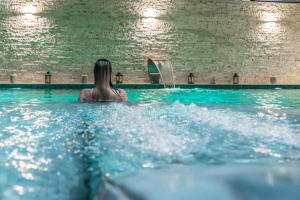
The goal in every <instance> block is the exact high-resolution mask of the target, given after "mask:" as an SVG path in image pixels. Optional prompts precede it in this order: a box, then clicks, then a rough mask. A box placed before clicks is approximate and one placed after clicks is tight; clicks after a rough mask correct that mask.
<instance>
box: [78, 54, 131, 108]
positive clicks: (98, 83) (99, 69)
mask: <svg viewBox="0 0 300 200" xmlns="http://www.w3.org/2000/svg"><path fill="white" fill-rule="evenodd" d="M111 73H112V67H111V63H110V61H109V60H107V59H99V60H98V61H97V62H96V64H95V67H94V80H95V88H94V89H84V90H82V91H81V92H80V97H79V100H80V102H97V101H127V100H128V98H127V96H126V93H125V91H124V90H120V89H114V88H113V85H112V82H111Z"/></svg>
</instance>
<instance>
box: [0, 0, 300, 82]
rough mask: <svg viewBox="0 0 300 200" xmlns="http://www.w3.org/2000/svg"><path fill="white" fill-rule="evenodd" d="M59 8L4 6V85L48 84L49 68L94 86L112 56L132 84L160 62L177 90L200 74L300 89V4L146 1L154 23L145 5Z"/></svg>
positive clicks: (58, 76) (63, 78)
mask: <svg viewBox="0 0 300 200" xmlns="http://www.w3.org/2000/svg"><path fill="white" fill-rule="evenodd" d="M7 1H8V0H4V2H7ZM17 2H18V1H17ZM26 2H28V1H26ZM29 2H30V1H29ZM31 2H40V1H34V0H32V1H31ZM50 2H51V1H50ZM53 2H56V3H53V4H50V3H49V5H47V6H48V7H47V8H48V9H45V10H44V11H41V12H40V13H37V14H33V15H24V13H23V14H22V13H21V14H20V13H17V14H16V13H15V12H13V11H12V10H11V9H10V8H7V7H5V6H4V3H3V4H2V5H1V3H0V22H1V25H0V33H1V35H0V82H7V81H8V78H9V74H11V73H17V74H18V81H19V82H43V81H44V73H45V72H46V70H47V67H51V68H53V73H54V74H53V81H54V82H56V83H76V82H79V81H80V75H81V74H82V73H88V74H89V80H90V81H92V74H91V71H92V67H93V63H94V62H95V61H96V59H97V58H99V57H107V58H109V59H110V60H111V61H112V62H113V67H114V72H115V73H116V72H117V71H121V72H122V73H123V74H124V76H125V77H124V78H125V82H126V83H143V82H148V81H149V80H148V77H147V73H146V70H145V64H146V57H159V58H165V59H168V60H170V62H171V63H172V65H173V67H174V72H175V76H176V81H177V83H186V82H187V75H188V74H189V73H190V72H193V73H195V75H196V82H197V83H209V82H210V80H211V79H212V77H215V80H216V82H217V83H231V82H232V75H233V74H234V73H238V74H239V75H240V79H241V82H242V83H247V84H252V83H253V84H268V83H270V77H271V76H276V77H277V79H278V83H281V84H300V31H299V30H300V4H284V3H258V2H245V1H239V0H222V1H221V0H210V1H208V0H161V1H158V0H157V1H151V2H150V1H149V2H148V1H145V2H146V3H144V4H145V8H147V7H153V8H155V9H156V10H157V12H158V13H162V14H161V15H158V16H156V17H155V18H146V17H143V16H141V15H139V14H138V12H139V9H140V10H143V8H144V7H143V6H144V4H141V1H121V0H112V1H102V0H100V1H96V0H91V1H88V2H86V3H80V1H79V0H72V1H68V0H60V1H54V0H53ZM96 2H98V3H96ZM99 2H101V3H99ZM139 3H140V4H139ZM19 4H20V5H23V4H24V2H23V1H21V0H20V1H19ZM20 5H18V3H16V5H15V7H18V6H20ZM135 5H139V6H140V7H138V8H139V9H137V10H134V8H135V7H134V6H135Z"/></svg>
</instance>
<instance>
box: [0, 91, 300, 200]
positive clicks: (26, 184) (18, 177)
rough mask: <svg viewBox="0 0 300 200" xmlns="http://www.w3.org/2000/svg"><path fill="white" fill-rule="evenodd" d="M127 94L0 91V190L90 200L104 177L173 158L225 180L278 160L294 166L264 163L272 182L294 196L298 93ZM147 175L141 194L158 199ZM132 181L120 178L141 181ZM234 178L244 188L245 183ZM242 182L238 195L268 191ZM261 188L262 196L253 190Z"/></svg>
mask: <svg viewBox="0 0 300 200" xmlns="http://www.w3.org/2000/svg"><path fill="white" fill-rule="evenodd" d="M127 92H128V96H129V103H128V104H117V103H108V104H104V103H98V104H88V103H84V104H81V103H77V98H78V94H79V91H78V90H48V91H46V90H25V89H9V90H0V118H1V120H0V172H1V173H0V198H1V199H7V200H16V199H26V200H27V199H28V200H29V199H30V200H32V199H46V200H52V199H72V200H73V199H92V197H93V196H94V194H95V193H96V192H97V190H98V188H99V186H100V185H102V184H103V182H105V179H110V180H116V181H118V180H119V179H118V177H124V176H129V177H130V176H131V174H139V172H141V171H142V172H143V173H144V170H146V171H147V170H150V171H152V172H154V174H160V175H162V174H164V173H162V171H161V170H166V169H171V172H169V171H168V172H166V173H165V174H172V173H173V174H174V173H175V174H177V173H178V174H177V175H176V176H178V177H179V174H181V173H180V171H182V170H178V171H177V169H175V171H174V166H175V167H176V166H181V167H186V166H191V167H192V166H196V165H197V166H198V165H201V166H202V167H201V172H202V173H205V170H207V171H208V172H207V174H212V173H216V174H217V175H216V176H221V175H220V174H223V175H222V177H223V176H224V177H225V175H224V173H223V172H226V177H227V178H228V177H229V178H230V180H231V179H232V178H236V177H235V175H234V174H233V171H234V170H235V168H230V167H226V166H228V165H229V166H230V165H235V166H238V167H245V166H246V167H248V166H249V167H250V166H253V165H254V166H257V165H259V166H265V167H267V168H268V167H269V166H272V167H275V168H276V166H277V165H278V166H281V168H280V169H282V167H283V168H284V167H286V169H289V167H290V166H293V168H292V169H293V170H289V172H290V173H291V174H290V175H289V176H287V177H285V175H284V173H283V172H282V171H280V173H283V174H281V175H278V177H281V179H276V177H275V178H274V177H273V176H272V173H271V172H272V171H271V172H270V174H271V178H269V179H270V180H271V182H270V184H271V183H272V180H273V179H272V177H273V178H274V180H275V181H274V180H273V185H272V184H271V185H272V187H274V188H275V189H276V188H277V187H280V188H281V189H282V188H285V186H287V187H286V188H289V190H285V191H286V194H285V192H284V191H283V192H282V193H281V195H283V194H284V195H286V196H285V197H287V198H285V199H299V197H300V194H299V192H295V191H297V190H293V188H299V186H300V172H299V167H300V91H298V90H206V89H192V90H184V89H161V90H128V91H127ZM220 166H221V167H223V168H222V170H221V171H222V173H220V170H219V167H220ZM214 169H216V170H215V171H214ZM183 171H184V170H183ZM189 171H190V173H192V174H197V173H198V172H197V171H196V170H195V169H194V168H192V169H191V170H189ZM156 172H157V173H156ZM254 172H255V170H253V171H252V170H248V171H247V170H246V171H245V172H243V173H240V174H239V178H241V177H242V176H244V175H245V177H242V178H241V179H240V180H239V181H240V182H236V183H243V180H249V179H250V180H252V179H251V176H252V174H254ZM143 173H142V174H143ZM205 174H206V173H205ZM207 174H206V175H207ZM241 174H242V175H241ZM256 174H257V173H256ZM162 176H163V175H162ZM145 177H147V176H146V175H145V176H142V177H141V179H140V182H143V181H145V180H148V181H147V183H148V184H150V185H151V183H153V184H154V183H155V184H154V185H153V184H152V185H151V187H148V188H150V189H151V190H150V189H149V191H145V189H144V190H141V191H142V193H144V195H145V199H155V198H156V199H157V196H155V195H153V194H154V193H153V192H150V191H157V190H158V191H159V190H160V188H159V187H160V186H159V184H157V182H158V181H157V180H158V179H154V178H153V179H152V180H151V179H150V180H149V178H148V179H147V178H145ZM151 177H155V175H153V176H151ZM195 177H196V176H195ZM267 177H269V176H267ZM291 177H292V178H291ZM166 179H167V178H166ZM269 179H268V180H269ZM133 180H135V181H130V180H128V181H123V182H124V183H126V184H127V185H130V184H132V185H134V184H133V183H134V182H135V183H136V182H139V181H136V180H138V179H136V178H133ZM177 180H178V179H177ZM204 180H205V179H204ZM276 180H277V181H276ZM121 182H122V181H121ZM173 183H174V182H173ZM188 183H189V184H193V183H195V182H193V181H190V182H188ZM268 183H269V182H264V184H268ZM156 184H157V187H155V185H156ZM195 184H196V183H195ZM207 184H208V183H207ZM208 185H209V187H210V188H212V187H213V186H212V184H211V182H210V183H209V184H208ZM204 186H207V185H205V184H204V185H203V184H202V185H201V187H202V188H203V187H204ZM238 186H239V188H240V189H239V190H241V187H242V186H243V184H236V186H235V187H237V188H238ZM263 186H264V185H263V184H262V185H260V189H261V188H264V187H263ZM268 186H269V185H268ZM283 186H284V187H283ZM174 187H175V186H174V185H173V188H174ZM162 188H163V187H162ZM170 188H172V187H171V186H170V185H169V186H168V187H167V189H164V190H162V189H161V192H162V193H163V192H165V193H166V192H167V191H168V189H170ZM175 188H176V187H175ZM249 190H250V192H249V191H247V192H248V193H247V192H246V193H245V194H243V197H244V198H242V199H266V198H265V197H266V196H265V195H266V193H262V192H261V191H260V190H259V188H255V187H252V188H251V187H250V189H249ZM290 190H292V191H293V192H294V193H292V192H290ZM208 191H210V190H208ZM214 191H217V190H214ZM258 191H260V193H258V194H262V195H257V196H254V197H253V196H251V195H250V194H252V193H253V192H254V193H255V192H258ZM266 191H267V190H266ZM147 192H149V193H147ZM150 194H151V195H152V196H151V195H150ZM183 194H186V190H185V191H183V190H182V194H181V195H183ZM189 195H190V196H193V193H189ZM195 195H198V194H194V197H195ZM146 197H149V198H146ZM162 197H164V199H168V198H169V199H172V200H173V199H176V198H170V196H167V195H164V194H162ZM131 199H134V198H131ZM190 199H193V198H190ZM221 199H224V200H225V199H230V198H228V196H226V195H225V196H223V197H222V198H221ZM236 199H239V198H236ZM267 199H268V198H267Z"/></svg>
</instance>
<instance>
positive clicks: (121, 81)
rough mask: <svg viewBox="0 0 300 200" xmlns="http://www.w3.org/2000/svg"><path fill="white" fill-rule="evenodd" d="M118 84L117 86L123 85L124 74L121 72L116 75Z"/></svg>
mask: <svg viewBox="0 0 300 200" xmlns="http://www.w3.org/2000/svg"><path fill="white" fill-rule="evenodd" d="M116 83H117V84H122V83H123V74H122V73H121V72H118V73H117V74H116Z"/></svg>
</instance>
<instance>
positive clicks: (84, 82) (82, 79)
mask: <svg viewBox="0 0 300 200" xmlns="http://www.w3.org/2000/svg"><path fill="white" fill-rule="evenodd" d="M87 82H88V75H86V74H82V75H81V83H82V84H87Z"/></svg>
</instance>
